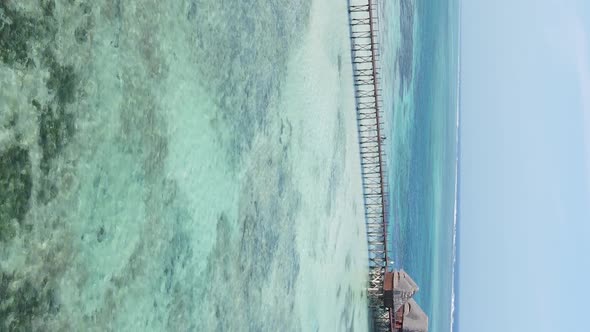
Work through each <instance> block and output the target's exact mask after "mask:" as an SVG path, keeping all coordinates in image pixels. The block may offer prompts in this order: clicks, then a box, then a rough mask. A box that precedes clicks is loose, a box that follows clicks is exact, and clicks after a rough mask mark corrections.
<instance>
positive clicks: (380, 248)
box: [348, 0, 394, 331]
mask: <svg viewBox="0 0 590 332" xmlns="http://www.w3.org/2000/svg"><path fill="white" fill-rule="evenodd" d="M348 5H349V20H350V38H351V48H352V52H351V56H352V66H353V76H354V78H353V81H354V91H355V97H356V111H357V123H358V134H359V145H360V157H361V170H362V178H363V195H364V201H365V202H364V203H365V204H364V205H365V220H366V229H367V242H368V249H369V253H368V256H369V257H368V258H369V285H368V288H367V289H368V298H369V306H370V311H371V316H372V320H373V325H374V329H375V331H393V330H394V327H393V325H392V323H393V321H394V319H393V318H394V317H393V315H392V314H391V313H390V309H388V308H387V307H385V306H384V304H383V277H384V275H385V272H386V271H387V270H388V262H389V261H388V259H387V212H388V203H387V199H388V188H387V174H386V159H385V150H384V141H385V139H386V137H385V130H384V122H383V110H382V108H381V107H382V104H383V100H382V94H381V87H380V81H381V80H380V74H379V70H380V68H379V47H378V35H377V34H378V33H379V20H378V12H377V11H378V9H377V4H376V3H375V0H349V3H348Z"/></svg>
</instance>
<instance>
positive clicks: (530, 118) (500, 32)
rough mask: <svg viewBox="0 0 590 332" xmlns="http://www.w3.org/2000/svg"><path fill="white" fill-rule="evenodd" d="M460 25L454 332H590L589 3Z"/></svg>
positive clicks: (478, 10)
mask: <svg viewBox="0 0 590 332" xmlns="http://www.w3.org/2000/svg"><path fill="white" fill-rule="evenodd" d="M462 17H463V20H462V47H461V49H462V85H461V88H462V92H461V93H462V101H461V107H462V129H461V134H462V172H461V181H462V187H461V190H462V192H461V198H460V199H461V239H460V241H461V262H460V266H459V273H460V284H459V285H458V287H460V298H459V310H460V316H459V327H460V331H466V332H471V331H477V332H486V331H494V332H495V331H499V330H502V331H523V332H528V331H535V332H537V331H551V332H553V331H568V332H570V331H574V332H575V331H584V332H585V331H590V327H589V326H588V325H590V314H589V313H588V308H589V305H588V299H589V298H590V284H589V280H590V208H589V207H590V1H588V0H560V1H557V0H554V1H551V0H493V1H488V0H463V15H462ZM499 327H505V328H504V329H498V328H499Z"/></svg>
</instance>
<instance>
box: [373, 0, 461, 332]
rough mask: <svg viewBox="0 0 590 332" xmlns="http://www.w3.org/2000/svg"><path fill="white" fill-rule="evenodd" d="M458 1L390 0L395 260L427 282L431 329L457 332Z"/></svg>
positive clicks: (386, 46) (385, 21) (386, 21)
mask: <svg viewBox="0 0 590 332" xmlns="http://www.w3.org/2000/svg"><path fill="white" fill-rule="evenodd" d="M459 14H460V13H459V1H457V0H447V1H429V2H425V1H400V2H389V1H386V2H383V5H382V9H381V16H382V30H383V31H384V34H383V36H382V49H383V67H384V74H383V81H384V84H383V85H384V86H386V87H387V89H386V90H385V92H384V99H385V100H384V104H385V109H386V110H387V112H389V113H386V117H387V119H388V123H389V126H390V129H389V132H390V137H391V138H390V139H388V141H389V145H390V148H389V157H388V159H387V161H388V166H389V171H390V173H389V187H390V188H391V193H390V220H389V231H390V235H389V236H390V239H391V240H392V243H393V246H392V247H391V249H390V250H391V253H390V255H391V257H392V258H393V260H394V266H395V267H396V268H403V269H405V270H406V271H408V273H409V274H410V275H411V276H412V277H413V278H414V280H415V281H416V282H417V284H418V285H419V286H420V291H419V292H418V293H417V294H416V295H415V299H416V301H417V302H418V303H419V304H420V305H421V307H422V308H423V309H424V311H425V312H426V313H427V314H428V316H429V328H430V331H433V332H437V331H450V330H451V324H452V323H451V316H452V310H453V309H452V308H453V301H454V300H453V296H454V282H453V279H454V264H455V257H454V254H455V250H454V246H455V236H454V235H455V234H454V232H455V228H456V227H455V223H456V197H457V192H456V191H457V181H458V178H457V167H458V164H457V160H458V148H457V146H458V114H459V113H458V106H459V105H458V94H459V88H458V77H459V23H460V22H459V19H460V18H459Z"/></svg>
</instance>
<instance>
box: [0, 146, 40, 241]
mask: <svg viewBox="0 0 590 332" xmlns="http://www.w3.org/2000/svg"><path fill="white" fill-rule="evenodd" d="M32 187H33V181H32V178H31V159H30V157H29V151H28V150H26V149H23V148H21V147H19V146H13V147H11V148H9V149H8V150H6V151H4V152H1V153H0V241H3V240H8V239H10V238H12V237H13V236H14V234H15V230H14V227H13V223H14V221H15V220H16V221H17V222H18V223H19V224H20V223H22V222H23V219H24V217H25V215H26V213H27V211H28V209H29V200H30V198H31V190H32Z"/></svg>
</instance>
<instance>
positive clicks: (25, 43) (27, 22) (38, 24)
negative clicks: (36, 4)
mask: <svg viewBox="0 0 590 332" xmlns="http://www.w3.org/2000/svg"><path fill="white" fill-rule="evenodd" d="M50 3H53V1H41V5H42V9H43V12H44V13H45V16H44V17H42V18H33V17H30V16H29V15H26V14H23V13H20V12H19V11H17V10H14V9H13V8H11V6H10V1H4V0H3V1H0V21H1V24H0V61H2V62H3V63H6V64H8V65H14V64H20V65H25V66H27V67H28V66H31V65H33V59H32V58H31V57H30V54H29V53H30V50H31V47H32V42H34V41H37V42H38V41H41V40H42V39H47V38H48V37H49V39H52V36H53V35H54V34H55V28H54V24H52V22H53V19H52V15H53V9H54V7H55V6H54V5H51V4H50Z"/></svg>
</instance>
